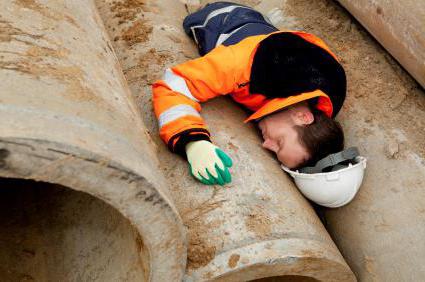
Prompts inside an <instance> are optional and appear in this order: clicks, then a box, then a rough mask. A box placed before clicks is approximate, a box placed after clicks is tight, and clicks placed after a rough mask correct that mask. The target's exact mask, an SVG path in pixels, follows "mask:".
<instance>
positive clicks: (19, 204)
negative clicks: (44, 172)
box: [0, 178, 148, 281]
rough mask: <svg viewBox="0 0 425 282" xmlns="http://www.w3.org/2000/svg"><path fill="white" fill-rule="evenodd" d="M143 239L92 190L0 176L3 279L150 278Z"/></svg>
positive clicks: (0, 263)
mask: <svg viewBox="0 0 425 282" xmlns="http://www.w3.org/2000/svg"><path fill="white" fill-rule="evenodd" d="M143 249H144V246H143V241H142V239H141V238H140V236H139V233H138V232H137V231H136V230H135V228H134V227H132V225H131V224H130V222H129V221H128V220H127V219H126V218H125V217H123V216H122V215H121V214H120V213H119V212H118V211H117V210H116V209H114V208H113V207H112V206H110V205H108V204H107V203H105V202H103V201H102V200H100V199H98V198H96V197H93V196H91V195H89V194H86V193H83V192H79V191H75V190H72V189H69V188H67V187H64V186H60V185H56V184H49V183H45V182H35V181H32V180H22V179H8V178H0V277H2V281H147V279H146V275H147V271H146V268H145V267H144V265H148V262H147V261H146V260H147V259H146V258H143V257H142V255H141V254H143V253H144V251H143Z"/></svg>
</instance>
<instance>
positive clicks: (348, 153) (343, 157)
mask: <svg viewBox="0 0 425 282" xmlns="http://www.w3.org/2000/svg"><path fill="white" fill-rule="evenodd" d="M359 155H360V154H359V150H358V149H357V147H351V148H348V149H345V150H344V151H341V152H338V153H335V154H331V155H329V156H327V157H325V158H323V159H321V160H320V161H318V162H317V163H316V165H315V166H307V167H303V168H301V169H300V170H299V171H300V172H302V173H310V174H312V173H320V172H323V170H324V169H325V168H328V167H332V166H336V165H337V164H339V163H342V162H344V161H348V160H353V159H354V158H355V157H357V156H359Z"/></svg>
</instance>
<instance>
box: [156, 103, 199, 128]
mask: <svg viewBox="0 0 425 282" xmlns="http://www.w3.org/2000/svg"><path fill="white" fill-rule="evenodd" d="M187 115H190V116H197V117H200V116H201V115H200V114H199V113H198V111H197V110H195V109H194V108H192V107H191V106H189V105H184V104H180V105H177V106H173V107H171V108H169V109H167V110H165V111H164V112H163V113H162V114H160V115H159V118H158V123H159V128H161V127H163V126H164V125H166V124H167V123H169V122H172V121H174V120H176V119H178V118H181V117H183V116H187Z"/></svg>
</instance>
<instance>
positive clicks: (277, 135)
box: [258, 111, 310, 169]
mask: <svg viewBox="0 0 425 282" xmlns="http://www.w3.org/2000/svg"><path fill="white" fill-rule="evenodd" d="M301 124H305V123H303V122H300V121H297V120H296V118H295V120H294V116H293V115H292V113H291V112H290V111H284V112H281V113H278V114H274V115H271V116H269V117H266V118H264V119H263V120H261V121H260V122H259V124H258V126H259V128H260V130H261V133H262V135H263V140H264V142H263V145H262V146H263V148H265V149H267V150H270V151H272V152H274V153H275V154H276V156H277V158H278V160H279V161H280V162H281V163H282V164H283V165H285V166H287V167H288V168H291V169H292V168H296V167H298V166H299V165H301V164H302V163H304V162H305V161H306V160H308V159H309V158H310V155H309V153H308V152H307V149H306V148H305V147H304V145H302V144H301V142H300V141H299V139H298V132H297V131H296V130H295V128H294V126H295V125H301Z"/></svg>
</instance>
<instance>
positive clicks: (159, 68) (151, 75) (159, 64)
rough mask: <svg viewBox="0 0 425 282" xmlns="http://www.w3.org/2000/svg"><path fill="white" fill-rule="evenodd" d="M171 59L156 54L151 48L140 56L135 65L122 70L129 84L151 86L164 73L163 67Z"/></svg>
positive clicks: (165, 54) (164, 54) (166, 54)
mask: <svg viewBox="0 0 425 282" xmlns="http://www.w3.org/2000/svg"><path fill="white" fill-rule="evenodd" d="M170 59H171V55H170V54H169V53H165V52H161V53H160V52H158V51H156V50H155V49H153V48H151V49H149V50H148V51H147V52H146V53H143V54H141V55H140V57H139V59H138V61H137V64H135V65H134V66H132V67H130V68H127V69H124V74H125V76H126V78H127V81H128V82H129V83H137V84H140V85H151V84H152V83H153V82H154V81H155V80H157V79H159V78H160V76H161V74H162V73H163V71H164V65H165V64H166V63H167V62H168V61H169V60H170Z"/></svg>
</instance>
